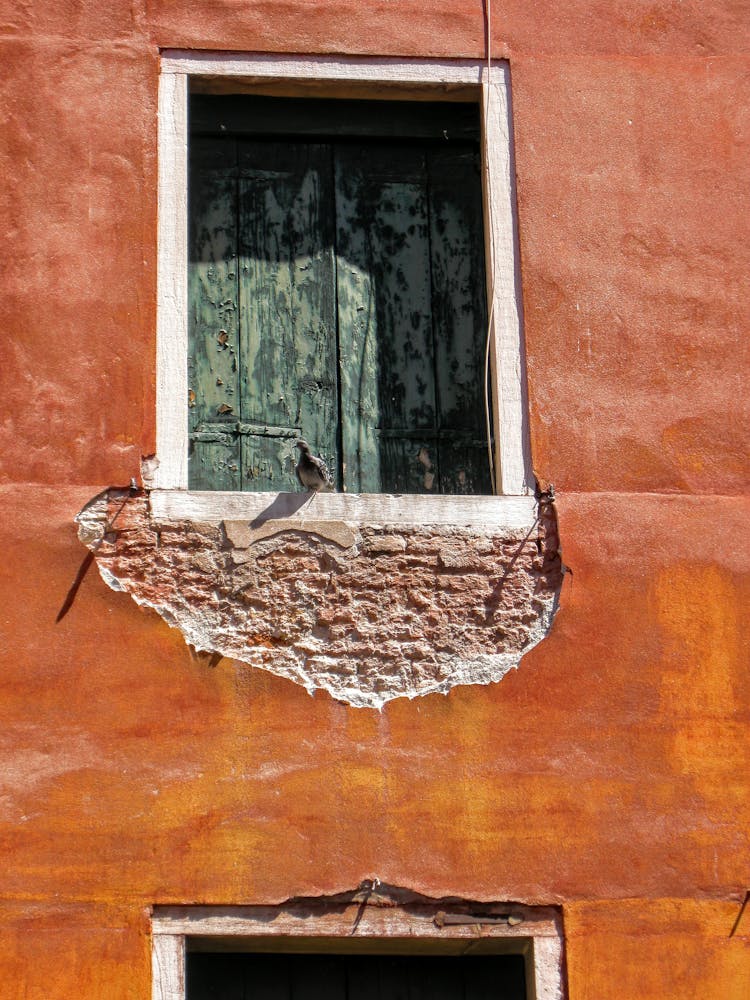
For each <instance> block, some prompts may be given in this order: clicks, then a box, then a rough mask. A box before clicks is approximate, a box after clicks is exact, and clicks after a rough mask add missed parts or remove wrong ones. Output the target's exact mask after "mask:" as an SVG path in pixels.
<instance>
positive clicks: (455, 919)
mask: <svg viewBox="0 0 750 1000" xmlns="http://www.w3.org/2000/svg"><path fill="white" fill-rule="evenodd" d="M521 923H523V917H522V916H521V914H520V913H501V914H498V915H496V916H489V915H487V916H485V915H484V914H476V913H446V912H445V910H438V912H437V913H436V914H435V926H436V927H462V926H464V925H466V926H468V925H470V924H508V926H510V927H515V926H517V925H518V924H521Z"/></svg>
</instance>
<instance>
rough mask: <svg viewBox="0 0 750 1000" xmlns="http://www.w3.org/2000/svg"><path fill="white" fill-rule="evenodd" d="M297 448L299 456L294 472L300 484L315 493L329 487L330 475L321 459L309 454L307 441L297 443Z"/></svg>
mask: <svg viewBox="0 0 750 1000" xmlns="http://www.w3.org/2000/svg"><path fill="white" fill-rule="evenodd" d="M297 447H298V448H299V451H300V456H299V462H297V465H296V468H295V470H294V471H295V472H296V473H297V479H299V481H300V484H301V485H302V486H305V487H306V488H307V489H308V490H314V491H315V492H316V493H317V491H318V490H322V489H325V488H326V487H328V486H331V475H330V473H329V471H328V467H327V466H326V463H325V462H324V461H323V459H322V458H316V457H315V456H314V455H313V454H312V453H311V452H310V445H309V444H308V443H307V441H298V442H297Z"/></svg>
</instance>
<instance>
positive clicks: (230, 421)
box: [188, 139, 241, 490]
mask: <svg viewBox="0 0 750 1000" xmlns="http://www.w3.org/2000/svg"><path fill="white" fill-rule="evenodd" d="M235 160H236V148H235V143H234V142H231V141H223V142H221V141H219V142H217V141H216V140H213V139H209V140H201V139H197V140H194V141H193V143H192V144H191V157H190V182H191V183H190V192H189V198H190V232H189V238H188V243H189V248H188V250H189V257H190V263H189V268H190V274H189V282H188V290H189V299H188V321H189V322H188V325H189V348H188V350H189V355H188V415H189V432H190V452H191V453H190V462H189V486H190V488H191V489H194V490H238V489H240V484H241V477H240V449H239V442H238V438H237V435H236V434H235V432H234V427H235V425H236V422H237V418H238V415H239V410H240V393H239V376H238V364H237V362H238V350H239V336H238V331H239V300H238V281H237V182H236V169H235Z"/></svg>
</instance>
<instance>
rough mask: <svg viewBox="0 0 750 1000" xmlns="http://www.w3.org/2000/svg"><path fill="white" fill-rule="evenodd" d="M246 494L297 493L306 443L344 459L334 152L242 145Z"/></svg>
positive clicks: (332, 458)
mask: <svg viewBox="0 0 750 1000" xmlns="http://www.w3.org/2000/svg"><path fill="white" fill-rule="evenodd" d="M239 165H240V221H239V245H240V344H241V351H240V385H241V396H242V426H241V440H242V488H243V489H244V490H293V489H297V488H298V484H297V482H296V479H295V477H294V465H295V463H296V460H297V453H296V452H294V444H295V442H296V440H297V439H298V438H299V437H304V438H306V439H307V441H308V442H309V443H310V445H311V447H312V448H313V450H314V451H315V452H316V453H322V455H323V456H324V458H325V459H326V461H327V462H328V463H329V467H330V468H331V469H332V470H334V469H336V467H337V462H336V436H337V434H336V426H337V419H338V415H337V410H338V399H337V397H338V378H337V357H336V307H335V289H334V277H333V233H332V209H333V201H332V189H331V161H330V150H329V148H328V147H327V146H325V145H320V144H313V143H292V142H253V141H249V142H243V143H242V144H241V145H240V156H239Z"/></svg>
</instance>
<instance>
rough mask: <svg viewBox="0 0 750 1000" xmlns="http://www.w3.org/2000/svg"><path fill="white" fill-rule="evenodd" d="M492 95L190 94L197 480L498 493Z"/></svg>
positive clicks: (228, 485)
mask: <svg viewBox="0 0 750 1000" xmlns="http://www.w3.org/2000/svg"><path fill="white" fill-rule="evenodd" d="M479 125H480V122H479V106H478V104H476V103H475V102H474V103H466V102H440V103H438V102H436V103H431V102H430V103H427V102H401V101H352V100H344V101H341V100H339V101H332V100H311V99H301V100H299V99H297V100H294V99H291V100H290V99H285V98H273V97H265V98H263V97H261V98H258V97H253V96H250V95H240V96H214V95H204V94H194V95H192V97H191V101H190V140H191V141H190V159H189V176H190V199H189V236H188V247H189V260H190V264H189V285H188V295H189V368H188V379H189V387H188V395H189V400H190V442H191V446H190V461H189V484H190V487H191V488H193V489H225V490H268V491H278V490H294V489H296V488H297V483H296V481H295V477H294V464H295V462H296V457H297V456H296V454H295V452H294V451H293V449H294V444H295V442H296V441H297V440H298V439H299V438H300V437H302V438H305V439H306V440H307V441H309V443H310V445H311V446H312V449H313V451H314V452H315V453H316V454H321V455H322V457H323V458H324V459H325V461H326V462H327V464H328V468H329V469H330V471H331V474H332V477H333V480H334V483H335V485H336V487H337V488H338V489H343V490H345V491H349V492H354V493H480V494H481V493H485V494H487V493H491V492H492V488H491V478H490V473H489V466H488V449H487V437H486V431H485V428H486V419H485V399H486V391H485V386H484V381H485V375H484V372H485V363H484V353H485V351H484V345H485V340H486V336H487V310H486V295H485V274H484V239H483V232H482V197H481V165H480V149H479V134H480V128H479Z"/></svg>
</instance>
